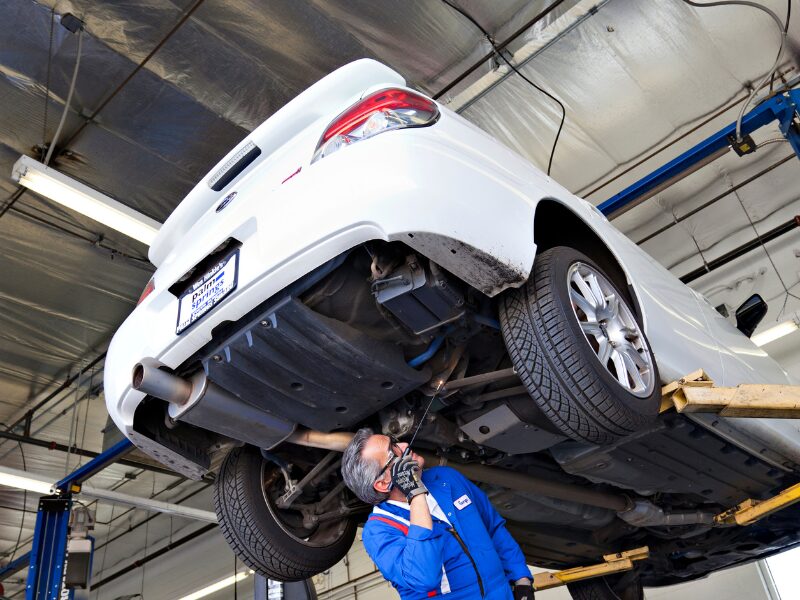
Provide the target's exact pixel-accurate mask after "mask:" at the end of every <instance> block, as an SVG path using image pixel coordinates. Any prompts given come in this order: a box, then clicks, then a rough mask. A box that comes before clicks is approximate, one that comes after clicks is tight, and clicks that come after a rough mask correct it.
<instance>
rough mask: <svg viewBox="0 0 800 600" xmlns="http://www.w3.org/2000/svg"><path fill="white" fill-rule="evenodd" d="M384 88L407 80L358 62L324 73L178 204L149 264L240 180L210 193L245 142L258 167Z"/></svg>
mask: <svg viewBox="0 0 800 600" xmlns="http://www.w3.org/2000/svg"><path fill="white" fill-rule="evenodd" d="M383 84H386V85H388V86H393V85H398V86H405V85H406V81H405V79H404V78H403V77H402V76H401V75H400V74H399V73H397V72H396V71H394V70H392V69H390V68H389V67H387V66H385V65H383V64H381V63H379V62H377V61H374V60H372V59H361V60H357V61H355V62H352V63H349V64H347V65H345V66H343V67H341V68H339V69H337V70H336V71H334V72H333V73H330V74H329V75H326V76H325V77H323V78H322V79H320V80H319V81H318V82H317V83H315V84H314V85H312V86H311V87H309V88H308V89H306V90H305V91H303V92H302V93H300V94H299V95H298V96H297V97H296V98H294V99H293V100H291V101H290V102H289V103H288V104H286V105H285V106H283V107H282V108H281V109H280V110H278V111H277V112H276V113H275V114H273V115H272V116H271V117H269V118H268V119H267V120H266V121H264V122H263V123H262V124H261V125H259V126H258V127H257V128H256V129H254V130H253V131H252V132H251V133H250V134H249V135H248V136H247V137H245V138H244V139H243V140H242V141H241V142H239V143H238V144H237V145H236V146H235V147H234V148H233V149H232V150H231V151H230V152H228V153H227V154H226V155H225V156H224V157H223V158H222V159H221V160H220V161H219V162H218V163H217V164H216V165H214V167H212V169H211V170H210V171H209V173H208V174H206V175H205V176H204V177H203V178H202V179H201V180H200V181H199V182H198V183H197V185H196V186H195V187H194V188H193V189H192V191H191V192H189V194H188V195H187V196H186V197H185V198H184V199H183V200H182V201H181V203H180V204H179V205H178V206H177V208H176V209H175V210H174V211H173V212H172V214H171V215H170V216H169V218H168V219H167V220H166V221H165V222H164V224H163V225H162V226H161V229H160V231H159V233H158V235H157V236H156V239H155V240H154V242H153V244H152V245H151V246H150V251H149V254H148V256H149V258H150V262H152V263H153V264H154V265H155V266H156V267H158V266H159V265H160V264H161V263H163V262H164V260H166V258H167V257H168V256H169V254H170V253H171V252H172V250H173V248H174V247H175V244H176V243H177V242H178V241H179V240H180V239H181V238H183V236H185V235H186V234H187V233H188V232H189V230H190V229H191V228H192V226H193V225H194V224H195V223H196V222H197V220H198V219H199V218H200V217H201V216H202V215H204V214H205V213H206V212H207V211H208V210H209V208H210V207H211V206H212V205H213V204H214V203H215V202H217V201H218V199H219V198H220V197H221V196H222V195H224V194H225V193H226V190H228V189H229V187H228V186H230V185H231V184H232V183H234V182H235V181H236V180H238V178H239V175H237V176H236V177H235V178H234V179H232V180H231V181H230V182H228V183H227V184H226V185H225V187H224V188H223V189H221V190H219V191H214V190H212V189H211V187H210V186H209V184H208V182H209V179H210V178H212V177H213V176H214V175H215V174H216V173H218V172H219V171H220V169H222V167H223V166H224V165H225V163H227V162H228V161H230V160H231V158H233V157H234V156H235V155H236V154H237V153H239V152H240V151H241V150H242V149H243V148H245V147H246V146H247V145H248V144H251V143H252V144H255V145H256V146H257V147H258V149H259V150H260V154H259V155H258V157H257V158H256V159H255V160H254V161H253V165H255V164H258V163H260V162H261V161H264V160H266V159H267V158H268V157H269V156H271V155H272V154H273V153H274V152H275V151H276V150H278V149H279V148H281V147H282V146H283V145H284V144H286V143H287V142H289V141H290V140H291V139H292V138H294V137H295V136H296V135H297V134H298V133H300V132H301V131H303V130H304V129H305V128H306V127H308V126H309V125H311V124H312V123H314V122H315V121H317V120H318V119H320V118H322V117H324V116H326V115H328V114H330V113H331V112H334V113H335V112H336V111H337V110H340V109H341V108H343V105H344V104H345V103H347V102H349V101H352V99H353V98H354V97H355V96H357V95H358V94H361V93H363V91H364V90H367V89H369V88H373V87H374V86H376V85H383ZM253 165H250V166H249V167H248V169H249V168H252V166H253ZM248 169H245V171H247V170H248Z"/></svg>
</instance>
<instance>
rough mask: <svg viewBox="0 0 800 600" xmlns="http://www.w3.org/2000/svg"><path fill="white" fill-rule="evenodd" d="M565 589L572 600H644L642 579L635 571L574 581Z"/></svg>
mask: <svg viewBox="0 0 800 600" xmlns="http://www.w3.org/2000/svg"><path fill="white" fill-rule="evenodd" d="M567 589H568V590H569V593H570V595H571V596H572V600H644V590H643V589H642V581H641V580H640V579H639V577H638V576H636V574H635V573H630V574H628V573H624V574H622V575H617V576H610V577H597V578H595V579H586V580H585V581H576V582H575V583H570V584H567Z"/></svg>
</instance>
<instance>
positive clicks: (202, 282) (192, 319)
mask: <svg viewBox="0 0 800 600" xmlns="http://www.w3.org/2000/svg"><path fill="white" fill-rule="evenodd" d="M231 270H232V271H233V272H231ZM238 283H239V248H237V249H236V250H234V251H233V252H231V253H230V254H228V255H227V256H226V257H225V258H222V259H220V260H219V261H217V263H216V264H215V265H214V266H213V267H211V268H210V269H209V270H208V271H206V272H205V273H203V276H202V277H200V278H199V279H197V280H196V281H195V282H194V283H192V285H191V286H189V289H187V290H186V291H185V292H183V293H182V294H181V295H180V296H179V297H178V320H177V322H176V325H175V334H176V335H180V334H182V333H184V332H185V331H186V330H187V329H189V328H190V327H191V326H192V325H194V324H196V323H198V322H199V321H201V320H202V319H203V318H204V317H206V316H207V315H208V314H209V313H210V312H211V311H212V309H214V308H215V307H216V306H217V305H218V304H219V303H220V302H222V301H223V300H224V299H225V298H227V297H228V295H230V293H231V292H233V290H235V289H236V286H237V285H238ZM187 311H188V315H187ZM182 317H183V320H182Z"/></svg>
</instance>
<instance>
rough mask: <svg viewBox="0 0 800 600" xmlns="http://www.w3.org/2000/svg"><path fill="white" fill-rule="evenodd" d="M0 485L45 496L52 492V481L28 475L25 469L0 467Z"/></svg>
mask: <svg viewBox="0 0 800 600" xmlns="http://www.w3.org/2000/svg"><path fill="white" fill-rule="evenodd" d="M0 485H2V486H5V487H12V488H16V489H18V490H28V491H29V492H37V493H39V494H42V495H43V496H47V495H49V494H50V493H51V492H52V489H53V483H52V482H50V481H45V480H43V479H35V478H34V477H30V476H29V474H28V473H26V472H25V471H19V470H17V469H11V468H9V467H0Z"/></svg>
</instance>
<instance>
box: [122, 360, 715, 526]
mask: <svg viewBox="0 0 800 600" xmlns="http://www.w3.org/2000/svg"><path fill="white" fill-rule="evenodd" d="M158 367H159V364H158V363H157V362H156V361H153V360H143V361H142V362H141V363H139V364H137V365H136V367H134V369H133V382H132V384H133V388H134V389H136V390H139V391H141V392H144V393H145V394H148V395H150V396H155V397H156V398H161V399H162V400H166V401H167V402H169V403H171V404H174V405H176V406H175V409H178V410H177V411H175V410H174V409H172V408H171V409H170V413H173V412H178V413H179V414H180V415H181V416H184V418H185V419H186V420H187V421H188V422H190V423H191V422H194V423H195V424H197V425H199V426H201V427H205V428H206V429H210V430H212V431H217V432H218V433H223V434H225V435H231V434H233V435H232V437H237V436H236V433H237V430H235V429H232V426H233V425H234V424H232V423H227V424H225V423H224V422H225V420H226V415H227V416H228V417H229V418H231V419H233V418H234V417H235V416H236V414H237V412H238V411H237V410H236V409H237V408H239V405H240V404H243V403H241V402H240V401H238V398H235V396H233V394H230V393H229V392H227V391H225V390H223V389H222V388H220V387H219V386H217V385H215V384H214V383H212V382H210V381H208V380H207V379H206V378H205V376H204V375H203V376H202V377H200V378H199V380H198V381H188V380H186V379H182V378H181V377H177V376H175V375H172V374H171V373H167V372H166V371H162V370H161V369H159V368H158ZM194 379H196V378H195V377H193V380H194ZM206 396H208V397H209V400H210V402H209V403H210V404H212V405H214V406H217V405H219V407H220V408H222V407H223V406H224V407H225V408H226V410H225V412H224V414H222V413H220V412H219V411H216V410H215V411H214V413H215V414H214V415H213V416H214V417H215V418H213V419H209V418H203V419H197V417H196V416H194V415H192V410H193V408H194V407H195V406H197V405H198V404H199V402H200V400H202V399H203V398H205V397H206ZM190 400H191V402H190ZM187 403H189V404H190V406H189V407H186V405H187ZM245 406H247V407H248V408H249V409H250V410H248V411H247V412H248V413H249V414H248V415H247V416H248V421H249V422H250V423H252V422H253V419H256V420H259V421H261V420H264V419H266V420H268V421H269V422H268V423H267V422H264V423H261V425H262V427H264V426H266V428H268V430H269V432H270V433H272V436H269V435H267V436H263V437H261V436H259V437H258V438H255V439H256V440H257V441H253V437H252V436H248V437H250V438H251V439H249V440H245V441H248V442H250V443H254V444H255V445H256V446H259V447H274V446H276V445H277V444H278V443H282V442H284V441H285V442H291V443H293V444H298V445H300V446H306V447H311V448H321V449H324V450H331V451H336V452H344V450H345V448H347V445H348V444H349V443H350V440H352V439H353V435H354V434H352V433H349V432H345V431H338V432H333V433H324V432H322V431H315V430H313V429H295V430H294V431H292V432H291V433H290V434H288V435H286V433H288V431H287V430H286V429H283V427H282V425H283V424H282V423H281V424H279V423H277V422H276V420H275V419H274V418H273V417H269V416H267V415H266V414H259V415H254V414H253V411H257V409H255V407H250V406H249V405H245ZM259 413H260V411H259ZM208 416H209V417H210V416H211V415H208ZM192 417H194V418H192ZM286 425H289V424H288V423H287V424H286ZM221 429H224V430H225V431H221ZM246 429H248V428H246V427H245V428H244V430H246ZM281 429H283V431H284V432H285V433H283V435H280V436H279V437H276V436H275V434H276V433H278V431H276V430H281ZM244 430H238V434H239V438H240V439H241V434H242V433H244ZM262 432H264V430H263V429H262ZM253 433H255V432H253ZM262 435H263V433H262ZM270 437H272V440H270V439H269V438H270ZM419 454H420V455H422V456H423V457H424V458H425V460H426V462H428V463H429V464H431V465H433V464H437V463H438V464H446V460H443V459H442V458H441V457H439V456H436V455H433V454H430V453H427V452H420V453H419ZM450 466H451V467H453V468H454V469H456V470H457V471H459V472H461V474H462V475H464V476H465V477H467V478H468V479H471V480H473V481H480V482H482V483H488V484H492V485H498V486H501V487H505V488H508V489H511V490H516V491H519V492H529V493H532V494H538V495H540V496H545V497H547V498H556V499H558V500H567V501H570V502H576V503H578V504H585V505H587V506H596V507H598V508H605V509H608V510H613V511H614V512H616V513H617V514H618V516H619V517H620V518H621V519H623V520H625V521H627V522H628V523H630V524H632V525H636V526H639V527H643V526H654V525H655V526H657V525H679V524H680V525H688V524H695V523H703V524H709V523H711V522H713V515H711V514H710V513H705V512H703V511H689V512H685V513H684V512H681V513H664V511H663V510H662V509H661V508H659V507H658V506H656V505H654V504H652V503H650V502H646V501H641V500H638V501H636V502H633V501H631V499H630V498H628V497H627V496H625V495H622V494H611V493H608V492H600V491H597V490H592V489H588V488H585V487H582V486H578V485H572V484H568V483H560V482H557V481H552V480H549V479H545V478H542V477H536V476H533V475H527V474H523V473H515V472H512V471H505V470H502V469H493V468H491V467H487V466H484V465H476V464H460V463H451V464H450Z"/></svg>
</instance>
